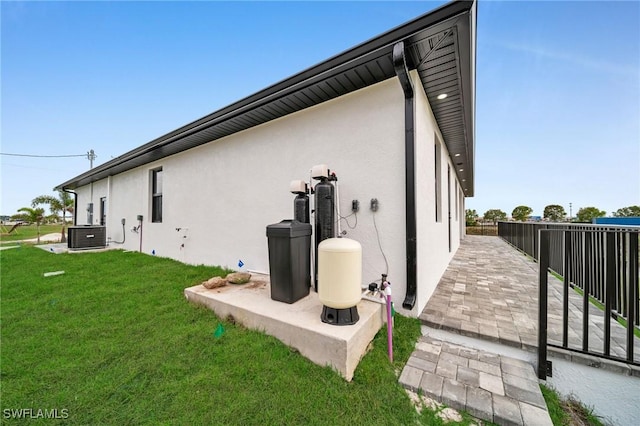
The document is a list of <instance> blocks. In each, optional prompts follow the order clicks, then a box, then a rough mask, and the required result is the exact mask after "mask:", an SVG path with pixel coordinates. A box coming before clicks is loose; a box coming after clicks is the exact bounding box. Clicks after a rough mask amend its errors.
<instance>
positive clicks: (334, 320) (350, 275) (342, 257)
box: [318, 238, 362, 325]
mask: <svg viewBox="0 0 640 426" xmlns="http://www.w3.org/2000/svg"><path fill="white" fill-rule="evenodd" d="M361 286H362V246H361V245H360V243H359V242H357V241H355V240H351V239H349V238H328V239H326V240H324V241H322V242H321V243H320V245H319V246H318V296H319V298H320V301H321V302H322V304H323V305H324V307H323V309H322V315H321V319H322V322H325V323H328V324H333V325H351V324H355V323H356V322H358V319H359V316H358V310H357V307H356V305H357V304H358V302H360V299H361V294H362V289H361Z"/></svg>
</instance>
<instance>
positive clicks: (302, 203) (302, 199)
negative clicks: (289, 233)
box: [293, 194, 309, 223]
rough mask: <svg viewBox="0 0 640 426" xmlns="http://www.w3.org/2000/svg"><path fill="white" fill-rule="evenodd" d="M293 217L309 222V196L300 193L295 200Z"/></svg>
mask: <svg viewBox="0 0 640 426" xmlns="http://www.w3.org/2000/svg"><path fill="white" fill-rule="evenodd" d="M293 219H294V220H297V221H298V222H302V223H309V196H308V195H306V194H298V196H297V197H296V198H295V199H294V200H293Z"/></svg>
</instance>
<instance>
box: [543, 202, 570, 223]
mask: <svg viewBox="0 0 640 426" xmlns="http://www.w3.org/2000/svg"><path fill="white" fill-rule="evenodd" d="M543 217H544V218H545V219H549V220H550V221H552V222H560V221H562V220H564V218H565V217H567V212H565V211H564V207H562V206H559V205H557V204H549V205H548V206H546V207H545V208H544V213H543Z"/></svg>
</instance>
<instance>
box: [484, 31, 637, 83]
mask: <svg viewBox="0 0 640 426" xmlns="http://www.w3.org/2000/svg"><path fill="white" fill-rule="evenodd" d="M489 44H491V45H493V46H497V47H502V48H505V49H509V50H513V51H517V52H522V53H526V54H530V55H534V56H535V57H536V59H543V58H549V59H556V60H558V61H563V62H566V63H569V64H572V65H575V66H579V67H583V68H587V69H590V70H594V71H600V72H606V73H609V74H615V75H618V76H624V77H633V78H635V79H640V68H638V67H637V66H636V67H634V66H630V65H625V64H619V63H614V62H611V61H605V60H599V59H594V58H590V57H585V56H581V55H577V54H573V53H570V52H562V51H557V50H551V49H547V48H544V47H540V46H534V45H528V44H522V43H513V42H508V41H500V40H492V41H490V42H489Z"/></svg>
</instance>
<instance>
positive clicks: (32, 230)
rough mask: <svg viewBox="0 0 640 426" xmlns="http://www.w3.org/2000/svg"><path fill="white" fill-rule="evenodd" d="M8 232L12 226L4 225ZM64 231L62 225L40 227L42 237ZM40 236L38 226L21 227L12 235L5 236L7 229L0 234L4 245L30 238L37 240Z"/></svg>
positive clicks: (0, 239)
mask: <svg viewBox="0 0 640 426" xmlns="http://www.w3.org/2000/svg"><path fill="white" fill-rule="evenodd" d="M2 226H3V227H4V228H6V231H7V232H8V231H9V230H10V229H11V225H2ZM60 231H62V224H60V225H40V235H46V234H53V233H56V232H58V233H59V232H60ZM37 236H38V228H37V226H36V225H28V226H19V227H17V228H16V229H15V230H14V231H13V232H12V233H10V234H6V235H5V229H3V230H2V234H0V241H1V242H2V243H6V242H13V241H19V240H28V239H30V238H36V237H37Z"/></svg>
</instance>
